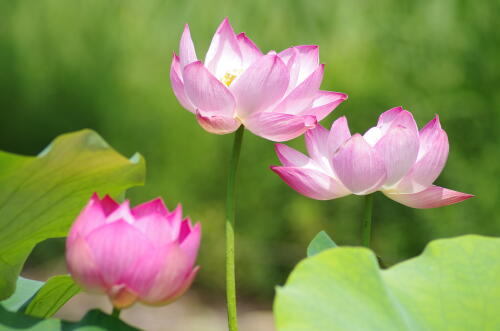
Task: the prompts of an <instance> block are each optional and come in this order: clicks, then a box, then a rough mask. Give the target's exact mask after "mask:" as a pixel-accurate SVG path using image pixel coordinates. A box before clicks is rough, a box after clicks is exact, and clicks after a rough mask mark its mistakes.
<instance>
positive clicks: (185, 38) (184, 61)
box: [179, 24, 198, 69]
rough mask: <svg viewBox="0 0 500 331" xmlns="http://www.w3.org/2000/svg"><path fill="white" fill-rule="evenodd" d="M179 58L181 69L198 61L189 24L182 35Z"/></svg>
mask: <svg viewBox="0 0 500 331" xmlns="http://www.w3.org/2000/svg"><path fill="white" fill-rule="evenodd" d="M179 57H180V68H181V69H182V68H184V67H185V66H187V65H188V64H190V63H192V62H195V61H198V58H197V57H196V51H195V49H194V45H193V40H192V39H191V32H190V31H189V25H187V24H186V25H185V26H184V32H183V33H182V37H181V43H180V45H179Z"/></svg>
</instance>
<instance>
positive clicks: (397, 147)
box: [375, 125, 419, 187]
mask: <svg viewBox="0 0 500 331" xmlns="http://www.w3.org/2000/svg"><path fill="white" fill-rule="evenodd" d="M418 146H419V140H418V135H417V133H416V132H415V131H413V130H411V129H408V128H406V127H404V126H400V125H398V126H395V127H392V128H391V129H389V131H387V133H386V134H385V135H384V136H382V138H381V139H380V140H379V141H378V142H377V144H376V145H375V150H376V151H377V153H378V155H379V156H380V157H381V158H382V160H383V161H384V164H385V169H386V171H387V179H386V180H385V183H384V186H385V187H389V186H392V185H394V184H395V183H396V182H398V181H399V180H400V179H401V178H403V176H404V175H405V174H406V173H407V172H408V170H410V168H411V167H412V166H413V165H414V163H415V161H416V160H417V155H418Z"/></svg>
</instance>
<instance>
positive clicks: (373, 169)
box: [271, 107, 472, 208]
mask: <svg viewBox="0 0 500 331" xmlns="http://www.w3.org/2000/svg"><path fill="white" fill-rule="evenodd" d="M306 146H307V151H308V153H309V157H308V156H306V155H304V154H302V153H300V152H298V151H296V150H294V149H292V148H290V147H288V146H286V145H282V144H277V145H276V152H277V154H278V157H279V159H280V161H281V163H282V164H283V166H279V167H271V168H272V170H273V171H274V172H276V173H277V174H278V175H279V176H280V177H281V178H282V179H283V180H284V181H285V182H286V183H287V184H288V185H290V186H291V187H292V188H293V189H295V190H296V191H298V192H299V193H301V194H303V195H305V196H308V197H310V198H313V199H318V200H328V199H335V198H339V197H342V196H346V195H349V194H358V195H365V194H370V193H372V192H375V191H382V192H383V193H384V194H385V195H386V196H387V197H389V198H391V199H393V200H395V201H397V202H399V203H401V204H403V205H406V206H409V207H413V208H434V207H440V206H445V205H450V204H453V203H457V202H460V201H462V200H465V199H468V198H470V197H472V195H470V194H466V193H461V192H457V191H453V190H449V189H446V188H443V187H439V186H435V185H432V183H433V182H434V181H435V180H436V178H437V177H438V176H439V174H440V173H441V171H442V170H443V167H444V165H445V163H446V159H447V157H448V148H449V146H448V137H447V135H446V132H445V131H444V130H443V129H442V128H441V125H440V123H439V118H438V117H437V116H436V117H435V118H434V119H433V120H432V121H430V122H429V123H427V125H426V126H425V127H424V128H422V129H421V130H420V131H419V130H418V128H417V124H416V123H415V120H414V119H413V116H412V114H411V113H410V112H408V111H406V110H403V108H401V107H397V108H393V109H390V110H388V111H386V112H385V113H383V114H382V115H381V116H380V117H379V120H378V123H377V126H375V127H373V128H371V129H369V130H368V131H367V132H366V133H365V134H364V135H360V134H354V135H351V133H350V131H349V127H348V125H347V120H346V118H345V117H341V118H339V119H338V120H336V121H335V122H334V123H333V125H332V127H331V130H330V131H328V130H326V129H325V128H324V127H322V126H317V127H316V128H315V129H313V130H310V131H308V132H307V133H306Z"/></svg>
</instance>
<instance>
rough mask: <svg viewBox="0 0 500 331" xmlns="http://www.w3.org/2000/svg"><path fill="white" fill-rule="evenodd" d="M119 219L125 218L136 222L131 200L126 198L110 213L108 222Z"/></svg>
mask: <svg viewBox="0 0 500 331" xmlns="http://www.w3.org/2000/svg"><path fill="white" fill-rule="evenodd" d="M119 220H123V221H125V222H127V223H130V224H132V223H134V222H135V217H134V216H133V215H132V211H131V210H130V201H129V200H125V201H124V202H123V203H122V204H121V205H120V206H119V207H118V208H117V209H115V210H114V211H113V212H112V213H111V214H109V215H108V217H107V218H106V223H112V222H116V221H119Z"/></svg>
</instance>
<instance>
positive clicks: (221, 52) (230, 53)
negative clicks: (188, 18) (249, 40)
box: [205, 17, 243, 79]
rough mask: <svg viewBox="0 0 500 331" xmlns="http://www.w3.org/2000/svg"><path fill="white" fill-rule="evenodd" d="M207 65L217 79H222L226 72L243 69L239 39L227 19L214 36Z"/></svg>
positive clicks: (207, 57)
mask: <svg viewBox="0 0 500 331" xmlns="http://www.w3.org/2000/svg"><path fill="white" fill-rule="evenodd" d="M205 63H206V65H207V68H208V70H210V72H211V73H212V74H214V75H215V77H217V78H219V79H220V78H222V77H223V76H224V75H225V73H226V72H230V71H234V70H239V69H241V68H242V65H243V64H242V55H241V50H240V46H239V43H238V39H237V38H236V35H235V33H234V30H233V27H232V26H231V24H230V23H229V20H228V19H227V17H226V18H225V19H224V20H223V21H222V23H221V24H220V25H219V27H218V28H217V31H216V32H215V34H214V37H213V39H212V42H211V43H210V47H209V48H208V52H207V55H206V56H205Z"/></svg>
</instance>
